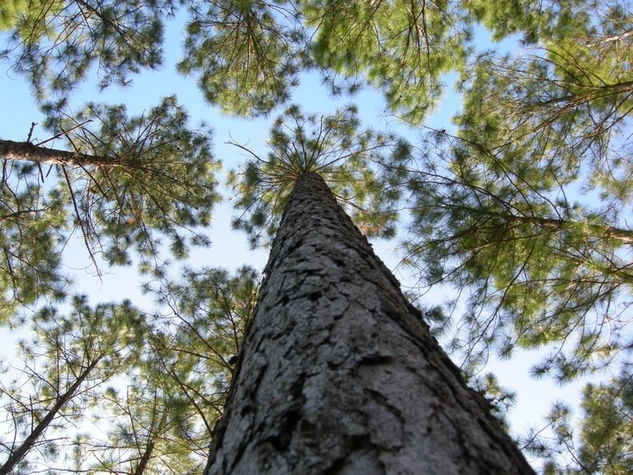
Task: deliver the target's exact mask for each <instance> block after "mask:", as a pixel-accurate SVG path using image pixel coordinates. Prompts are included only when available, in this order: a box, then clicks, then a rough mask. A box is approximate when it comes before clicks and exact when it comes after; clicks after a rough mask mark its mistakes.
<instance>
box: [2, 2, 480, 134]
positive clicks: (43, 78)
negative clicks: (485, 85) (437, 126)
mask: <svg viewBox="0 0 633 475" xmlns="http://www.w3.org/2000/svg"><path fill="white" fill-rule="evenodd" d="M175 3H177V2H173V0H134V1H132V2H118V3H117V2H114V1H112V0H106V1H101V0H38V1H37V2H31V3H30V4H29V5H28V8H27V6H26V3H24V4H22V3H21V2H18V1H17V0H14V1H12V2H11V3H10V4H9V6H8V7H5V8H3V9H0V17H1V18H4V19H3V20H0V21H1V23H0V28H2V29H8V30H10V31H11V40H10V42H9V44H8V47H7V48H6V49H5V50H4V52H3V53H4V54H3V56H5V57H7V58H8V59H10V60H11V61H12V63H13V69H14V70H16V71H18V72H20V73H22V74H25V75H26V76H27V77H29V79H30V81H31V83H32V84H33V86H34V89H35V91H36V92H37V96H38V98H39V99H40V100H43V99H45V98H46V97H47V96H48V95H50V94H55V95H58V96H60V97H66V95H67V93H68V92H69V91H70V90H71V89H73V88H74V87H75V86H76V85H77V84H78V83H80V82H81V81H84V80H85V79H86V78H87V76H88V73H89V72H90V70H91V69H92V68H93V67H96V69H97V71H98V74H99V75H100V85H101V86H102V87H105V86H107V85H109V84H111V83H113V82H114V83H118V84H127V83H128V82H129V81H130V80H131V78H132V74H133V73H137V72H139V71H140V70H141V69H142V68H155V67H157V66H159V65H160V63H161V61H162V30H163V19H164V18H165V17H168V16H171V15H172V14H174V12H175V9H176V5H175ZM181 3H182V5H184V6H185V7H186V8H187V9H188V13H189V18H188V19H187V27H186V36H185V54H184V58H183V59H182V60H181V62H180V63H179V65H178V67H179V70H180V71H181V72H183V73H185V74H189V73H195V72H199V73H200V86H201V88H202V90H203V92H204V93H205V95H206V97H207V99H208V100H209V101H210V102H211V103H213V104H218V105H219V106H220V107H221V108H222V109H223V110H224V111H225V112H229V113H232V114H237V115H247V116H252V115H258V114H265V113H268V112H270V111H271V110H272V109H273V108H275V107H276V106H278V105H279V104H283V103H285V102H287V101H288V99H289V96H290V90H291V88H292V87H293V86H295V85H296V84H297V82H298V79H297V78H298V74H299V72H300V71H301V70H302V69H303V70H306V69H309V68H311V67H312V66H313V65H315V64H317V65H318V66H319V67H321V68H322V71H323V73H324V75H325V77H326V78H327V79H328V80H330V81H331V82H332V84H333V87H334V90H340V87H341V86H340V85H338V84H337V83H338V79H341V78H342V79H343V80H344V82H345V81H349V83H348V84H351V87H350V90H354V89H356V88H357V87H358V86H359V85H362V84H364V83H369V84H371V85H374V86H377V87H379V88H381V89H382V90H383V91H384V92H385V94H386V97H387V100H388V102H389V104H390V106H391V108H392V109H394V110H397V111H398V112H399V113H401V114H403V115H406V116H407V118H408V119H410V120H414V121H419V120H421V119H422V118H423V117H424V115H425V113H426V112H427V111H428V110H429V109H430V108H431V107H432V106H433V105H434V104H435V102H436V100H437V99H438V97H439V96H440V94H441V91H442V89H443V86H442V76H443V75H444V74H445V73H447V72H449V71H451V70H453V69H460V68H461V67H462V66H463V65H464V64H465V58H466V54H467V50H468V43H469V41H470V25H469V22H468V19H467V18H466V17H465V16H464V10H463V9H462V8H461V6H460V5H459V2H454V1H453V2H451V1H447V0H441V1H435V2H426V1H423V2H413V1H410V0H398V1H395V2H387V1H382V0H380V1H374V2H368V1H364V0H354V1H351V2H350V1H340V0H301V1H299V2H292V1H286V0H214V1H210V2H203V1H199V0H188V1H185V2H181Z"/></svg>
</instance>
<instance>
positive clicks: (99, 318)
mask: <svg viewBox="0 0 633 475" xmlns="http://www.w3.org/2000/svg"><path fill="white" fill-rule="evenodd" d="M141 323H142V319H141V316H140V314H139V313H138V312H137V311H136V310H135V309H134V308H132V307H131V305H130V304H129V303H123V304H99V305H97V306H96V307H94V309H93V308H91V307H90V306H89V305H88V304H87V302H86V298H85V297H74V299H73V302H72V310H70V311H69V312H68V314H61V313H60V312H58V311H57V310H56V309H54V308H45V309H42V310H41V311H40V312H38V314H37V315H35V316H34V318H33V320H32V329H33V331H34V333H35V338H34V341H33V342H29V343H23V344H22V347H21V349H22V356H23V358H24V368H23V369H21V371H20V372H19V373H18V376H17V378H16V379H15V380H14V381H12V382H7V383H5V384H3V385H2V387H1V392H0V398H1V399H0V400H2V406H3V412H4V418H5V420H6V422H9V424H10V426H12V430H11V432H10V433H6V434H4V436H3V439H4V440H3V441H2V444H1V446H2V449H3V452H4V455H5V457H6V458H4V461H3V462H2V466H1V467H0V472H1V473H10V472H12V471H13V470H14V469H18V468H19V470H29V468H28V467H31V465H30V462H29V459H30V458H31V455H30V454H31V452H35V451H37V452H38V456H36V457H33V459H34V460H33V463H34V464H35V465H33V466H32V467H35V466H37V464H38V463H41V462H44V463H46V461H47V459H48V460H50V459H52V458H54V456H55V455H56V453H57V451H58V450H62V451H63V450H64V447H65V446H66V445H67V444H69V440H70V439H71V436H72V432H73V425H74V424H75V423H77V422H79V421H81V420H82V415H83V414H84V413H85V412H86V411H87V410H88V408H89V407H93V406H94V404H95V403H96V401H97V400H98V397H96V393H97V392H98V391H99V390H98V388H99V387H100V386H102V385H103V384H104V383H105V382H106V381H108V380H109V379H110V378H112V377H113V376H114V375H116V374H117V373H118V372H119V371H121V368H122V367H123V366H125V365H126V364H130V362H131V361H132V360H134V358H135V357H136V356H137V354H138V352H139V349H140V347H141V345H142V341H143V327H142V324H141ZM32 467H31V469H32Z"/></svg>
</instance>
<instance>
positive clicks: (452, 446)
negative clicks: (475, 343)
mask: <svg viewBox="0 0 633 475" xmlns="http://www.w3.org/2000/svg"><path fill="white" fill-rule="evenodd" d="M265 274H266V279H265V282H264V283H263V284H262V288H261V291H260V296H259V301H258V305H257V309H256V311H255V315H254V318H253V320H252V323H251V326H250V328H249V330H248V332H247V336H246V338H245V341H244V344H243V346H242V348H243V350H242V352H241V354H240V358H239V362H238V368H237V374H236V377H235V380H234V383H233V387H232V389H231V393H230V395H229V402H228V404H227V407H226V409H225V413H224V417H223V419H222V421H221V422H220V423H219V424H218V426H217V427H216V430H215V433H214V438H213V442H212V446H211V454H210V459H209V464H208V467H207V470H206V473H207V474H229V473H231V474H252V473H271V474H273V473H275V474H278V473H301V474H311V473H332V474H334V473H341V474H343V473H348V474H352V473H358V474H364V475H367V474H384V473H394V474H395V473H400V474H402V473H411V474H413V473H442V474H447V473H482V474H483V473H485V474H491V473H532V470H531V468H530V467H529V465H528V464H527V462H526V461H525V459H524V458H523V456H522V454H521V453H520V451H519V450H518V449H517V448H516V447H515V445H514V444H513V442H512V440H511V439H510V437H509V436H508V435H507V434H506V433H505V432H504V431H503V429H502V428H501V426H500V425H499V424H498V422H497V421H496V420H495V419H494V418H493V417H492V416H491V415H490V413H489V411H488V408H487V405H486V403H485V402H484V400H483V398H481V396H480V395H479V394H477V393H475V392H474V391H472V390H470V389H468V388H467V386H466V385H465V383H464V381H463V378H462V377H461V375H460V373H459V370H458V369H457V367H455V365H453V363H452V362H451V361H450V360H449V358H448V357H447V356H446V355H445V354H444V352H443V351H442V350H441V348H440V347H439V345H438V344H437V342H436V341H435V340H434V339H433V338H432V337H431V336H430V333H429V331H428V328H427V327H426V325H425V324H423V323H422V321H421V318H420V314H419V312H418V311H417V310H416V309H415V308H414V307H413V306H411V305H410V304H409V303H408V302H407V300H406V299H405V298H404V296H403V295H402V293H401V292H400V289H399V284H398V282H397V280H396V279H395V278H394V277H393V275H392V274H391V273H390V272H389V270H388V269H387V268H386V267H385V266H384V264H383V263H382V262H381V261H380V260H379V259H378V258H377V257H376V256H375V254H374V253H373V250H372V249H371V246H370V245H369V244H368V242H367V240H366V239H365V238H364V237H363V236H362V235H361V234H360V232H359V231H358V230H357V229H356V227H355V226H354V225H353V224H352V222H351V220H350V219H349V217H347V216H346V215H345V213H344V212H343V210H342V209H341V208H340V207H339V205H338V204H337V203H336V200H335V199H334V197H333V196H332V194H331V192H330V191H329V189H328V188H327V185H326V184H325V182H324V181H323V180H322V179H321V178H320V177H319V176H318V175H316V174H313V173H307V174H305V175H303V176H302V177H301V178H300V179H299V180H298V181H297V184H296V186H295V190H294V192H293V195H292V197H291V199H290V201H289V203H288V205H287V206H286V209H285V212H284V216H283V219H282V222H281V225H280V227H279V231H278V233H277V236H276V238H275V240H274V242H273V247H272V250H271V255H270V258H269V261H268V264H267V266H266V269H265Z"/></svg>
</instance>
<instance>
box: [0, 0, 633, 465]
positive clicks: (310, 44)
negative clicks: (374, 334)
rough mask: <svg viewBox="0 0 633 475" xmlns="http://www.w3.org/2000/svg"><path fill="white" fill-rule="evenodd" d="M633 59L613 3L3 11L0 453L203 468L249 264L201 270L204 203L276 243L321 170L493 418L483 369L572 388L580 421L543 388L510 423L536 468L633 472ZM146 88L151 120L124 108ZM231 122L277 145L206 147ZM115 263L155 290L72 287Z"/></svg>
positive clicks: (187, 5)
mask: <svg viewBox="0 0 633 475" xmlns="http://www.w3.org/2000/svg"><path fill="white" fill-rule="evenodd" d="M176 30H177V32H176V33H175V34H174V33H172V32H173V31H176ZM632 60H633V5H631V4H630V2H627V1H624V0H617V1H611V2H606V1H595V0H586V1H584V0H570V1H566V2H558V1H554V0H548V1H543V2H537V3H536V2H530V1H526V0H500V1H496V2H489V1H485V0H470V1H465V0H439V1H435V2H426V1H422V2H410V1H404V0H375V1H364V0H353V1H343V0H295V1H285V0H268V1H265V0H212V1H205V2H201V1H198V0H183V1H172V0H130V1H117V2H115V1H113V0H37V1H22V0H10V1H4V2H2V4H1V5H0V61H1V64H2V66H3V68H4V70H5V71H6V73H7V75H8V77H10V78H15V79H16V80H17V81H20V82H23V83H26V84H28V87H29V90H30V92H31V94H30V95H29V96H28V97H21V98H19V101H21V102H20V103H24V104H28V107H29V108H30V109H29V110H32V111H34V112H33V114H34V117H33V119H32V121H33V124H32V125H31V124H30V122H29V123H24V124H19V126H20V127H21V129H19V130H23V131H24V130H26V131H28V133H23V134H22V135H19V134H18V133H17V132H11V134H13V135H10V134H9V132H5V130H0V134H1V135H0V155H1V157H0V158H1V159H2V187H1V188H0V285H1V286H2V293H1V294H0V325H2V332H3V333H6V334H7V335H9V334H10V333H12V332H15V333H16V334H17V335H20V336H19V338H20V343H19V345H18V348H17V350H16V354H15V355H12V356H11V357H10V358H8V359H5V360H3V361H2V364H1V368H2V371H3V383H2V386H0V407H1V411H2V414H3V416H2V418H0V421H2V423H1V427H2V429H1V430H0V464H4V465H3V469H4V470H10V469H15V470H22V471H29V470H34V469H36V468H42V467H55V468H57V469H59V470H64V469H68V470H71V469H72V470H78V471H89V470H101V471H104V472H110V473H117V472H126V473H142V472H143V470H159V471H164V472H166V473H185V472H191V471H196V470H198V471H199V470H201V468H202V467H204V464H205V461H206V456H207V447H208V443H209V440H210V433H211V429H212V428H213V425H214V423H215V421H216V420H217V419H218V417H219V416H220V415H221V413H222V406H223V403H224V401H225V399H226V391H227V390H228V387H229V385H230V380H231V376H232V372H233V371H234V364H235V358H236V357H237V355H238V354H239V350H240V347H241V343H242V337H243V335H244V332H245V328H246V327H247V325H248V320H249V318H250V317H251V316H252V312H253V308H254V305H255V298H256V294H257V288H258V283H259V281H260V280H261V278H262V276H260V275H259V271H258V270H257V269H256V266H248V264H249V262H242V261H241V260H240V256H241V251H239V250H238V251H236V253H235V257H234V259H235V260H236V261H239V262H235V266H234V268H233V269H231V270H230V271H229V270H226V269H220V268H217V267H216V266H215V264H214V262H215V260H214V259H215V258H214V245H213V243H212V242H211V240H210V239H209V235H210V233H211V232H213V230H214V226H215V222H214V217H215V216H216V214H219V212H218V209H221V208H220V207H222V206H227V207H230V208H232V213H233V214H232V216H233V224H234V226H235V228H236V230H235V233H239V232H240V230H241V231H246V233H247V235H248V239H249V243H250V244H251V245H252V246H266V245H267V244H269V243H270V240H271V239H272V237H273V236H274V233H275V230H276V227H277V225H278V222H279V219H280V216H281V213H282V210H283V206H284V204H285V203H286V201H287V199H288V196H289V193H290V191H291V190H292V186H293V183H294V181H295V180H296V179H297V178H298V177H299V176H300V175H301V174H303V173H306V172H317V173H319V174H320V175H322V176H323V178H324V179H325V180H326V182H327V184H328V186H329V187H330V189H331V190H332V192H333V193H334V194H335V196H336V197H337V199H338V200H339V201H340V203H341V204H343V205H344V208H345V210H346V212H347V213H348V214H349V215H350V216H351V217H352V218H353V219H354V221H355V223H356V224H357V226H358V227H359V228H360V229H361V231H362V232H363V233H364V234H365V235H367V236H368V237H370V238H372V239H374V238H378V237H380V238H383V239H384V238H387V239H392V240H393V242H394V243H397V245H398V247H399V251H400V254H399V265H398V269H399V270H402V272H405V273H406V274H407V275H408V279H407V280H408V282H409V283H410V284H411V286H412V290H410V292H409V297H410V298H411V300H412V301H413V302H415V303H416V304H418V305H419V306H420V307H421V309H422V312H423V314H424V315H425V318H426V320H427V323H429V324H430V325H431V327H432V330H433V331H434V334H435V335H436V336H437V337H438V338H439V339H440V341H441V343H442V344H443V346H444V348H445V349H446V350H447V352H448V353H449V354H450V355H451V356H452V358H453V359H454V360H455V361H456V362H458V363H459V364H461V367H462V370H463V371H464V374H465V375H466V376H467V377H468V378H470V381H471V383H472V384H473V385H475V386H476V387H477V388H478V389H481V390H482V391H484V392H486V394H488V396H489V398H490V400H492V401H493V403H494V404H495V408H496V409H497V410H498V413H499V415H500V416H502V415H503V413H504V412H505V410H506V409H507V407H508V406H509V405H510V406H511V400H512V394H511V392H510V391H509V390H505V389H504V388H503V387H502V385H500V384H499V382H498V380H497V378H495V377H494V375H490V374H488V375H486V374H485V372H486V371H487V369H486V364H487V362H488V361H489V360H490V359H493V358H512V357H513V355H514V354H515V353H516V352H517V350H534V352H533V354H534V355H535V356H534V358H533V359H532V370H531V372H532V376H533V377H543V378H553V379H554V380H556V381H557V382H560V383H561V384H563V383H568V382H573V381H576V380H578V379H579V378H583V379H582V380H583V381H587V384H586V387H585V389H584V391H583V392H582V394H581V395H580V394H579V395H578V396H577V398H578V399H580V398H582V402H581V403H580V408H581V409H580V411H577V412H576V413H575V415H574V417H572V416H571V412H570V409H569V408H567V407H566V406H565V405H563V404H562V403H561V404H556V405H555V406H554V407H552V409H551V411H550V412H549V414H548V415H546V416H545V419H544V420H543V422H542V424H540V425H539V426H535V427H534V428H532V429H531V432H529V433H521V434H515V435H516V437H517V438H518V439H519V440H520V441H521V442H522V445H523V448H524V450H525V451H526V452H529V453H530V454H531V457H532V460H533V461H534V463H535V464H540V465H542V466H543V467H544V470H549V471H552V473H553V472H554V471H556V470H562V469H565V470H568V471H570V472H587V471H589V472H605V473H627V472H629V471H631V470H633V457H632V456H631V451H630V443H628V441H629V440H630V439H631V434H632V431H633V419H632V413H631V370H630V367H631V364H632V363H633V360H632V359H631V349H632V348H633V332H632V330H631V320H632V317H631V311H632V309H631V303H633V300H632V294H633V253H632V252H631V250H632V249H631V246H633V228H632V227H631V226H630V223H631V218H632V216H631V203H632V201H631V200H632V199H633V196H632V195H631V193H632V191H631V190H633V159H632V157H631V155H630V153H631V150H632V148H631V145H630V143H629V142H630V137H631V133H633V128H632V127H631V125H632V124H631V112H632V111H633V72H632V71H633V67H632V66H633V65H632V64H631V62H632ZM159 74H169V75H170V76H169V78H170V81H168V82H167V83H164V84H163V83H161V85H160V86H159V85H157V84H158V82H159V81H157V80H155V79H152V78H154V77H158V76H156V75H159ZM306 78H308V82H309V80H310V79H314V78H316V81H313V82H310V84H316V83H317V82H319V81H320V82H321V83H322V85H321V86H319V87H318V90H315V91H313V92H312V96H313V98H312V100H311V101H310V103H309V104H302V103H301V100H304V101H306V99H305V96H301V95H300V94H299V92H298V91H300V89H301V84H302V81H305V80H306ZM7 81H9V80H8V79H7ZM7 84H10V82H7ZM315 87H316V86H315ZM154 89H155V90H156V93H154V94H158V93H159V91H165V93H164V98H161V97H159V96H158V95H154V99H153V101H152V102H151V103H150V102H148V103H146V104H144V105H143V107H142V110H141V111H138V110H136V109H135V108H133V107H129V106H128V105H127V104H120V103H119V102H120V101H119V100H117V98H118V97H120V96H123V95H124V93H123V92H121V91H125V90H134V91H141V90H150V91H153V90H154ZM183 89H186V90H187V91H190V90H191V91H193V90H195V91H196V94H198V96H197V97H198V99H197V100H198V102H200V103H202V102H203V101H206V104H205V106H204V107H206V109H204V111H205V112H204V113H200V111H199V110H193V108H192V107H191V106H190V105H189V107H188V105H187V104H191V103H190V102H189V103H187V104H181V103H180V98H181V96H183V95H184V94H183V91H182V90H183ZM367 91H370V92H371V93H374V94H379V95H380V97H381V98H382V101H384V106H383V110H381V112H379V113H376V112H375V111H374V112H372V113H371V114H372V115H370V113H368V112H366V111H367V104H365V103H363V100H362V97H365V96H363V94H365V93H366V92H367ZM161 94H162V92H161ZM141 95H142V94H140V93H139V96H141ZM9 96H10V93H8V95H7V98H8V97H9ZM86 97H89V98H90V99H89V100H85V99H86ZM451 98H453V99H451ZM101 99H105V101H106V102H105V103H99V102H98V100H101ZM15 100H16V101H17V100H18V99H15ZM451 100H452V101H454V105H453V106H452V109H451V110H450V112H449V113H450V117H448V118H447V119H445V120H444V121H438V119H437V118H436V116H434V113H435V112H436V111H437V110H439V109H441V108H442V106H443V105H444V104H445V103H448V102H450V101H451ZM306 102H307V101H306ZM17 103H18V102H16V104H17ZM332 104H336V106H337V107H330V106H331V105H332ZM318 107H322V109H318ZM128 109H129V110H128ZM190 109H191V110H190ZM333 109H336V110H335V111H334V112H332V110H333ZM209 111H213V114H211V113H210V112H209ZM205 114H207V115H208V116H212V117H214V118H215V117H218V119H217V122H211V123H208V122H209V121H208V117H207V115H205ZM3 115H4V116H5V119H6V120H7V124H8V122H9V121H10V120H11V119H10V117H9V116H10V115H11V111H10V110H8V109H7V110H5V113H4V114H3ZM36 116H37V118H36ZM229 118H231V120H238V119H235V118H239V120H240V122H233V124H235V123H238V124H241V125H240V126H239V127H242V128H244V129H249V128H250V129H252V131H253V134H255V132H256V129H257V128H260V127H261V125H262V124H264V125H265V128H266V129H268V130H269V132H268V140H267V144H266V147H263V146H261V147H260V146H252V145H250V144H249V143H248V141H239V140H234V139H232V138H229V139H228V140H227V141H229V142H231V144H230V150H232V152H231V153H232V155H231V157H232V156H236V157H239V159H238V160H236V161H232V162H231V161H230V160H229V156H228V155H227V152H226V151H223V152H222V156H220V155H218V153H217V152H216V148H217V149H219V148H220V147H219V146H217V145H218V144H216V143H214V142H212V138H213V137H214V134H215V135H217V134H219V133H220V131H223V129H226V128H227V127H228V125H227V126H226V127H225V123H224V122H222V121H223V120H226V121H227V122H226V124H229V123H230V122H229ZM36 121H37V122H38V123H37V124H35V122H36ZM29 125H30V130H29ZM3 127H4V126H3ZM7 130H9V127H8V125H7ZM10 130H16V129H10ZM42 135H43V136H44V137H43V138H37V137H40V136H42ZM229 137H231V136H229ZM228 149H229V148H225V149H223V150H228ZM222 162H224V164H223V163H222ZM223 167H224V168H223ZM236 235H237V234H236ZM228 239H231V238H230V237H229V238H228ZM376 242H379V241H376ZM73 247H75V248H81V249H82V251H81V252H83V253H84V254H85V255H86V256H87V260H88V262H87V263H86V264H81V265H75V264H74V263H71V264H69V260H72V259H74V258H75V257H74V256H75V255H76V254H75V251H73ZM202 248H205V249H207V248H208V249H207V250H205V251H204V253H203V254H201V252H202V251H201V249H202ZM201 255H203V256H205V259H206V261H201V260H200V259H199V258H198V256H201ZM78 267H86V268H87V269H88V271H85V270H77V268H78ZM114 272H122V273H131V274H132V275H134V276H135V277H134V279H135V280H136V281H137V284H138V288H139V291H138V292H137V294H138V295H140V290H141V289H142V290H143V291H144V293H145V295H144V296H143V298H142V300H143V301H144V302H149V304H142V305H141V304H140V303H139V304H137V302H135V301H132V302H130V301H128V300H124V299H121V300H120V301H100V300H99V296H98V295H96V296H95V295H90V296H85V295H84V291H83V290H82V281H83V280H85V279H88V278H95V279H97V280H98V279H99V275H107V274H109V273H114ZM95 274H96V276H94V275H95ZM89 275H92V276H93V277H88V276H89ZM122 294H123V293H122ZM437 294H440V295H442V296H443V299H439V300H438V299H434V300H433V299H431V298H430V297H429V296H430V295H437ZM95 299H96V300H95ZM139 300H141V299H139ZM22 335H27V336H25V337H22ZM5 376H6V377H5ZM518 397H520V392H519V393H518ZM101 411H103V414H101V413H100V412H101ZM106 419H107V424H105V420H106ZM103 424H105V425H103ZM87 427H107V430H104V431H103V434H105V435H103V434H102V439H99V440H96V439H92V438H91V434H90V430H89V429H87ZM84 429H85V430H84ZM551 440H555V442H554V443H552V442H551ZM561 447H562V448H561ZM3 469H0V472H2V471H3Z"/></svg>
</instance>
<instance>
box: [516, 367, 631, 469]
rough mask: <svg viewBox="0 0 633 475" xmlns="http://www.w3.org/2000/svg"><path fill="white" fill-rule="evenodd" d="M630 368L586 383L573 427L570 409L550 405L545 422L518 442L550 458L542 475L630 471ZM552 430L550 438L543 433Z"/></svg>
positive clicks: (547, 458) (548, 434)
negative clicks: (608, 377)
mask: <svg viewBox="0 0 633 475" xmlns="http://www.w3.org/2000/svg"><path fill="white" fill-rule="evenodd" d="M629 369H630V367H625V368H624V370H623V371H622V372H621V373H620V375H619V376H618V377H617V378H614V379H612V380H610V381H607V382H605V383H600V384H591V383H589V384H587V385H586V386H585V389H584V391H583V400H582V413H583V414H582V416H583V417H582V419H581V422H580V424H579V427H577V428H574V425H573V424H572V421H571V415H572V414H571V411H570V409H569V408H568V407H566V406H565V405H564V404H561V403H557V404H555V405H554V407H553V408H552V410H551V411H550V413H549V415H548V418H547V420H548V423H547V425H546V426H545V427H543V428H541V429H539V430H538V431H536V430H532V432H531V433H530V434H528V435H527V436H526V437H525V438H524V439H523V440H522V441H521V443H523V444H524V445H525V447H526V449H527V450H529V451H531V452H534V453H537V454H538V455H539V456H541V457H544V458H545V459H546V460H548V463H547V464H546V466H545V472H546V473H560V472H561V471H563V470H564V471H565V473H608V474H619V473H628V472H630V471H631V431H632V430H633V425H632V421H633V419H632V415H633V414H632V412H631V409H632V408H633V404H632V401H631V374H630V371H628V370H629ZM549 428H551V429H552V432H553V437H552V434H550V433H549V432H547V429H549Z"/></svg>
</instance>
